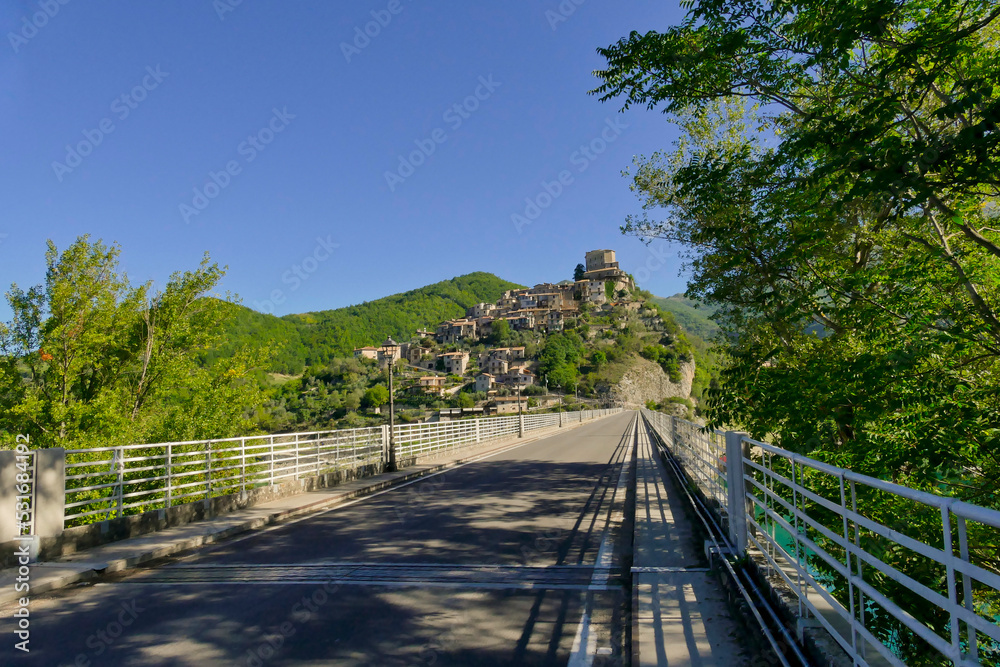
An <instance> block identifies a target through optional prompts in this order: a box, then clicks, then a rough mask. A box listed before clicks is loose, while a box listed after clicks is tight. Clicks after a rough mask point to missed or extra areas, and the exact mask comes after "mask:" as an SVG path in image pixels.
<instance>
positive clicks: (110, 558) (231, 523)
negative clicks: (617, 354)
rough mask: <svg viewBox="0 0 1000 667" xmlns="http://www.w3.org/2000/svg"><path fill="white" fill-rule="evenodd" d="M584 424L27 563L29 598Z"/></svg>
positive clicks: (10, 585)
mask: <svg viewBox="0 0 1000 667" xmlns="http://www.w3.org/2000/svg"><path fill="white" fill-rule="evenodd" d="M590 423H593V422H583V424H573V425H567V426H564V427H562V428H550V429H544V430H540V431H536V432H533V433H532V435H531V436H530V437H527V438H523V439H520V438H517V437H514V438H508V439H504V440H499V441H493V442H490V443H486V444H483V445H480V446H475V447H466V448H462V449H458V450H450V451H448V452H446V453H444V454H441V455H438V456H436V457H431V458H428V459H427V460H426V461H424V462H422V463H421V464H420V465H414V466H410V467H408V468H406V469H404V470H400V471H397V472H387V473H382V474H380V475H375V476H373V477H366V478H363V479H357V480H353V481H351V482H346V483H343V484H339V485H337V486H334V487H329V488H325V489H318V490H316V491H309V492H306V493H300V494H297V495H292V496H287V497H285V498H280V499H277V500H272V501H269V502H265V503H260V504H258V505H254V506H252V507H248V508H245V509H241V510H238V511H235V512H231V513H227V514H224V515H220V516H217V517H214V518H212V519H207V520H204V521H196V522H193V523H188V524H184V525H182V526H175V527H172V528H167V529H165V530H161V531H157V532H155V533H148V534H145V535H140V536H136V537H132V538H128V539H125V540H120V541H117V542H111V543H109V544H104V545H101V546H98V547H93V548H90V549H86V550H82V551H79V552H77V553H74V554H72V555H68V556H64V557H62V558H58V559H56V560H53V561H50V562H38V563H32V564H31V573H30V584H31V594H32V595H40V594H42V593H46V592H49V591H53V590H57V589H60V588H65V587H67V586H71V585H73V584H75V583H77V582H81V581H86V580H88V579H91V578H93V577H96V576H98V575H102V574H107V573H111V572H117V571H120V570H126V569H130V568H133V567H136V566H137V565H140V564H142V563H145V562H148V561H151V560H155V559H157V558H164V557H166V556H170V555H172V554H176V553H179V552H181V551H187V550H188V549H194V548H197V547H200V546H203V545H206V544H211V543H213V542H218V541H221V540H224V539H227V538H229V537H231V536H233V535H237V534H239V533H243V532H247V531H250V530H256V529H259V528H263V527H265V526H268V525H271V524H278V523H281V522H285V521H289V520H291V519H294V518H295V517H299V516H305V515H308V514H313V513H316V512H320V511H323V510H327V509H331V508H334V507H339V506H342V505H343V504H345V503H347V502H350V501H351V500H354V499H356V498H360V497H363V496H369V495H371V494H373V493H378V492H379V491H382V490H384V489H388V488H391V487H398V486H400V485H403V484H406V483H408V482H411V481H415V480H417V479H420V478H422V477H426V476H427V475H431V474H434V473H437V472H440V471H443V470H447V469H449V468H453V467H455V466H457V465H461V464H463V463H467V462H470V461H474V460H476V459H479V458H482V457H486V456H491V455H493V454H495V453H498V452H501V451H504V450H506V449H509V448H511V447H518V446H521V445H525V444H528V443H531V442H535V441H537V440H539V439H541V438H545V437H548V436H550V435H552V434H554V433H557V432H563V431H566V430H569V429H573V428H579V427H580V426H581V425H584V424H590ZM18 576H19V575H18V568H17V567H10V568H5V569H2V570H0V605H4V604H7V603H9V602H11V601H13V600H16V599H18V597H19V596H21V595H23V593H19V592H18V590H17V588H16V587H15V584H16V583H17V580H18V579H17V578H18Z"/></svg>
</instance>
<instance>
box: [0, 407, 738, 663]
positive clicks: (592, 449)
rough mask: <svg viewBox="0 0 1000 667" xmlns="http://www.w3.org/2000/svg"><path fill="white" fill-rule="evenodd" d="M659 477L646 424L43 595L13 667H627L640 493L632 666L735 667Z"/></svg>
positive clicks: (10, 624) (690, 542)
mask: <svg viewBox="0 0 1000 667" xmlns="http://www.w3.org/2000/svg"><path fill="white" fill-rule="evenodd" d="M636 464H638V469H636ZM664 475H665V473H664V471H663V469H662V467H661V466H660V464H659V463H658V462H657V461H656V459H655V457H654V456H653V455H652V452H651V450H650V446H649V441H648V438H647V437H646V435H645V431H644V430H643V429H642V428H639V427H638V426H637V423H636V414H635V413H625V414H620V415H616V416H612V417H608V418H606V419H602V420H598V421H596V422H592V423H585V424H583V425H580V426H578V427H575V428H567V429H561V430H559V431H555V432H553V433H551V434H550V435H548V436H547V437H544V438H541V439H538V440H537V441H534V442H527V443H525V444H523V445H522V446H514V447H510V446H508V447H504V448H502V449H500V450H499V451H497V452H496V453H494V454H491V455H488V456H485V457H482V458H480V459H478V460H474V461H472V462H469V463H466V464H464V465H461V466H458V467H454V468H451V469H449V470H447V471H446V472H442V473H439V474H437V475H436V476H429V477H427V478H423V479H421V480H418V481H415V482H411V483H410V484H408V485H405V486H398V487H395V488H392V489H389V490H386V491H383V492H381V493H379V494H376V495H372V496H368V497H365V498H362V499H360V500H355V501H353V502H352V503H349V504H347V505H344V506H341V507H337V508H335V509H332V510H328V511H315V510H317V509H318V506H314V507H313V510H314V511H313V513H311V514H308V515H305V516H302V517H299V518H297V519H295V520H293V521H288V522H285V523H282V524H278V525H276V526H270V527H268V528H265V529H263V530H256V531H252V532H250V533H245V534H243V535H241V536H239V537H234V538H230V539H228V540H226V541H221V542H219V543H218V544H214V545H210V546H207V547H202V548H200V549H197V550H193V551H189V552H185V553H180V554H177V555H172V556H170V557H167V558H163V559H161V560H159V561H155V562H152V563H148V564H147V565H146V566H143V567H140V568H138V569H133V570H129V571H125V572H120V573H117V574H105V575H104V576H102V577H99V578H98V579H97V580H96V582H97V583H96V585H86V586H84V587H80V588H69V589H65V590H62V591H58V592H54V593H49V594H45V595H34V596H33V599H32V605H31V615H32V616H31V631H32V634H31V640H32V643H31V648H32V651H31V653H30V654H28V655H19V656H18V658H19V660H18V664H22V663H23V664H40V665H54V664H80V665H91V664H93V665H100V664H115V665H212V664H234V663H235V664H241V665H264V664H275V665H304V664H336V665H379V666H382V665H386V666H390V667H391V666H392V665H435V666H441V665H477V666H478V665H567V664H568V665H571V666H572V667H589V665H598V666H603V665H625V664H629V663H630V659H631V658H632V656H630V655H627V654H626V653H625V652H624V648H625V647H626V632H625V629H626V627H627V620H626V619H627V617H628V615H629V614H628V611H629V603H630V601H633V600H631V597H632V595H631V593H632V591H630V590H628V589H627V588H626V587H625V586H624V585H623V584H624V583H625V582H627V581H628V579H629V574H630V573H629V572H627V571H624V570H623V562H628V561H627V558H628V556H629V555H630V554H631V551H632V548H633V532H632V528H633V526H632V521H631V519H632V517H631V512H630V509H631V507H630V506H629V505H628V503H627V502H626V501H627V498H629V491H630V489H632V488H635V487H633V483H634V482H636V481H638V489H637V494H636V496H635V499H636V500H637V502H638V514H639V515H638V516H637V517H635V519H636V521H635V527H636V530H637V533H636V535H635V544H634V546H635V561H634V566H635V567H636V568H638V570H637V571H636V572H635V573H634V577H635V579H634V581H635V582H636V583H637V587H636V588H635V592H636V594H635V599H634V601H633V602H634V603H635V604H636V607H635V618H634V620H633V624H632V628H633V632H634V636H633V640H634V643H635V644H636V645H637V646H638V647H639V652H638V654H637V655H636V656H635V657H637V658H638V660H639V661H638V662H636V663H635V664H669V665H670V666H671V667H673V666H674V665H687V664H690V665H706V666H709V665H716V664H722V663H723V662H726V663H729V665H730V666H731V667H738V666H739V665H740V664H741V661H742V660H743V659H744V658H745V656H742V655H740V653H739V650H738V646H737V645H736V643H735V641H734V640H733V638H732V637H731V636H730V632H731V628H732V627H734V626H733V624H732V623H731V621H730V620H729V619H728V617H727V615H726V609H725V607H724V605H723V603H722V594H721V592H720V591H719V590H718V589H717V588H716V587H715V584H714V582H713V580H712V579H710V578H709V577H708V575H707V573H706V572H704V562H703V560H702V556H701V555H700V553H701V545H700V542H698V541H697V540H696V539H695V537H694V536H693V535H692V534H691V533H690V532H687V531H686V529H685V528H684V522H685V521H686V518H685V517H684V516H683V509H682V505H681V504H680V497H679V496H678V495H677V494H676V492H675V491H674V490H673V489H672V488H671V485H670V482H669V478H666V477H665V476H664ZM307 501H308V502H307ZM316 502H317V499H316V497H315V496H313V497H312V498H306V499H300V500H298V501H293V500H290V499H285V500H283V501H281V502H280V503H278V504H279V505H282V506H284V505H289V503H291V505H295V504H296V503H300V504H301V503H305V505H308V504H310V503H316ZM291 505H289V507H291ZM305 505H303V507H305ZM271 509H274V508H271ZM285 509H288V508H285ZM205 523H208V522H205ZM192 526H197V524H192ZM186 530H187V531H191V530H202V531H205V530H208V528H207V527H205V526H202V527H201V528H197V527H188V528H187V529H186ZM164 532H166V531H164ZM180 534H186V533H183V531H182V533H178V535H180ZM145 539H147V540H158V541H159V542H157V544H159V543H162V542H164V541H166V542H169V540H170V537H169V536H168V535H163V534H160V535H158V536H149V537H147V538H145ZM176 544H181V543H176ZM147 546H148V545H147ZM175 546H176V545H175ZM128 548H129V547H128V545H126V544H120V545H118V546H117V547H113V545H108V547H106V548H102V549H105V551H107V550H109V549H117V550H118V551H119V552H121V553H126V552H127V551H128ZM165 548H166V547H165ZM95 551H96V550H95ZM168 551H169V549H168ZM101 553H105V552H101ZM108 553H110V552H108ZM147 553H148V552H147ZM96 555H97V554H96V553H81V554H79V555H78V557H77V560H78V561H79V562H81V563H86V562H87V561H88V559H91V560H92V559H93V558H94V557H95V556H96ZM105 555H107V553H105ZM623 559H625V560H623ZM657 568H667V569H668V570H669V571H658V570H657V571H654V570H656V569H657ZM43 569H44V568H37V569H36V573H37V574H38V576H41V572H40V570H43ZM14 609H15V606H13V605H8V606H7V607H5V608H0V634H3V635H6V636H8V637H13V636H14V635H13V630H14V628H15V626H16V621H17V619H15V618H13V617H12V613H13V610H14ZM11 644H12V642H11V643H10V644H8V645H7V646H4V647H3V648H2V649H0V655H2V656H3V662H4V663H6V662H7V655H8V651H10V650H12V649H11V648H10V646H11Z"/></svg>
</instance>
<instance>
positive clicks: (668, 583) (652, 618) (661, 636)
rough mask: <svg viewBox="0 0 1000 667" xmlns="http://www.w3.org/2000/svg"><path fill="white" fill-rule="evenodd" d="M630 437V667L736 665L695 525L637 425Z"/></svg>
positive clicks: (734, 643)
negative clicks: (632, 472)
mask: <svg viewBox="0 0 1000 667" xmlns="http://www.w3.org/2000/svg"><path fill="white" fill-rule="evenodd" d="M639 422H640V423H639V425H638V428H637V433H636V438H637V441H636V498H635V538H634V539H635V541H634V559H633V563H632V591H633V599H632V664H633V665H636V666H638V665H660V666H663V665H669V667H678V666H682V665H693V666H697V667H740V666H741V665H748V664H749V656H748V655H746V652H745V651H744V649H742V648H741V646H740V644H739V642H738V636H737V625H736V623H735V622H734V621H733V619H732V616H731V614H730V612H729V607H728V605H727V602H726V595H725V593H724V591H723V590H722V586H721V584H719V582H718V581H717V580H716V578H715V577H714V576H713V574H712V573H710V572H709V571H708V563H707V560H706V556H705V553H704V547H703V543H702V541H701V540H700V539H698V537H697V535H696V533H695V530H696V529H695V525H696V523H697V522H695V521H692V520H691V519H690V518H689V517H688V516H687V515H686V511H687V510H686V505H685V502H686V501H685V500H684V496H683V493H682V492H681V491H680V490H679V489H678V488H677V487H676V482H675V480H674V478H673V477H672V476H670V475H669V473H668V471H667V470H666V467H665V466H664V464H663V462H662V460H661V459H660V456H659V453H658V452H657V451H656V446H655V445H654V444H653V442H652V441H651V439H650V437H649V434H648V432H647V430H646V427H645V424H644V423H643V422H642V420H639Z"/></svg>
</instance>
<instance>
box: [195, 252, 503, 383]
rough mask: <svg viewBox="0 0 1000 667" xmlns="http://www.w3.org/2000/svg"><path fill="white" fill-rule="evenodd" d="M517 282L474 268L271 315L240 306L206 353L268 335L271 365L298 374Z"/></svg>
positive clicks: (431, 323)
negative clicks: (376, 295) (358, 298)
mask: <svg viewBox="0 0 1000 667" xmlns="http://www.w3.org/2000/svg"><path fill="white" fill-rule="evenodd" d="M519 287H522V286H521V285H518V284H516V283H511V282H507V281H506V280H501V279H500V278H497V277H496V276H494V275H493V274H491V273H485V272H481V271H480V272H475V273H469V274H466V275H464V276H459V277H457V278H452V279H451V280H442V281H441V282H438V283H434V284H432V285H427V286H426V287H421V288H418V289H414V290H410V291H409V292H403V293H401V294H393V295H392V296H387V297H383V298H381V299H376V300H374V301H367V302H365V303H361V304H358V305H356V306H347V307H345V308H337V309H335V310H321V311H317V312H313V313H303V314H299V315H286V316H284V317H275V316H273V315H265V314H262V313H258V312H256V311H254V310H250V309H249V308H245V307H242V306H233V307H234V308H237V309H239V312H238V314H237V316H236V317H235V318H234V320H233V323H232V324H231V327H230V329H229V331H228V335H227V342H226V344H224V345H223V346H221V347H220V348H218V349H217V350H215V351H214V352H213V353H212V354H211V356H210V359H215V358H223V357H225V356H226V355H227V354H229V353H230V352H231V350H233V349H236V348H238V347H239V346H240V345H242V344H244V343H246V342H248V341H250V340H257V341H266V340H272V341H274V342H275V344H276V346H277V347H278V348H279V350H278V352H277V354H276V356H275V358H274V361H273V362H272V364H271V368H270V370H272V371H274V372H278V373H289V374H297V373H299V372H301V371H302V369H303V368H305V367H308V366H315V365H320V364H326V363H329V362H330V360H332V359H333V358H335V357H345V356H350V355H351V353H352V351H353V350H354V348H356V347H363V346H365V345H376V344H378V343H380V342H382V341H383V340H384V339H385V337H386V336H392V337H393V338H396V339H397V340H400V341H405V340H409V338H410V337H411V336H412V335H413V332H415V331H416V330H418V329H425V328H426V329H430V330H434V328H435V327H436V326H437V325H438V324H440V323H441V322H443V321H444V320H448V319H452V318H456V317H461V316H462V315H464V314H465V309H466V308H468V307H469V306H472V305H475V304H477V303H480V302H483V301H489V302H494V301H496V300H497V299H499V298H500V296H501V295H502V294H503V292H505V291H506V290H510V289H516V288H519Z"/></svg>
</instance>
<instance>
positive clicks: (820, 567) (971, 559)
mask: <svg viewBox="0 0 1000 667" xmlns="http://www.w3.org/2000/svg"><path fill="white" fill-rule="evenodd" d="M642 414H643V416H644V417H645V418H646V421H647V423H648V424H649V425H650V427H651V428H652V429H653V430H654V431H655V432H656V434H657V435H658V436H659V438H660V440H661V441H662V442H663V443H664V444H665V446H666V447H668V448H669V449H670V451H671V453H672V454H673V455H674V456H675V457H676V458H677V459H678V460H679V461H680V462H681V464H682V465H683V466H684V468H685V471H686V472H687V473H688V476H689V477H690V478H691V479H692V480H694V481H695V483H696V484H697V485H698V487H699V489H700V491H701V492H702V494H703V495H704V496H705V497H706V499H707V500H709V504H712V505H715V507H716V509H717V511H718V512H719V516H720V518H722V519H723V520H725V521H726V523H727V524H728V525H729V526H730V536H736V537H735V541H736V542H737V544H736V548H737V550H738V551H739V552H740V553H742V552H743V551H744V550H745V548H746V547H749V548H750V549H751V551H755V552H758V553H759V554H761V555H762V556H763V557H764V558H765V559H766V563H767V567H768V570H769V572H768V574H769V575H770V576H772V577H780V578H781V579H782V580H783V581H784V584H785V585H786V586H787V587H788V588H789V589H790V590H791V591H792V593H793V594H794V595H795V596H796V597H797V599H798V615H799V617H800V618H803V619H811V620H812V621H813V622H815V623H816V624H818V625H822V626H823V627H824V628H825V629H826V630H827V631H828V632H829V633H830V634H831V635H832V636H833V637H834V638H835V639H836V640H837V642H838V643H839V644H840V645H841V646H842V647H843V648H844V650H845V651H847V653H848V654H849V655H850V656H851V658H852V660H853V661H854V664H855V665H908V664H909V665H913V664H921V665H923V664H926V665H940V664H953V665H962V666H972V665H998V664H1000V573H998V562H997V556H998V548H1000V540H998V536H1000V512H998V511H996V510H993V509H989V508H985V507H980V506H976V505H971V504H968V503H965V502H962V501H959V500H957V499H954V498H948V497H943V496H937V495H934V494H930V493H926V492H924V491H919V490H916V489H911V488H908V487H905V486H900V485H898V484H893V483H891V482H886V481H883V480H880V479H876V478H873V477H869V476H866V475H861V474H858V473H855V472H852V471H850V470H847V469H844V468H838V467H836V466H832V465H828V464H826V463H823V462H821V461H817V460H815V459H810V458H808V457H805V456H801V455H798V454H794V453H792V452H789V451H787V450H784V449H781V448H778V447H775V446H773V445H770V444H768V443H765V442H760V441H757V440H752V439H750V438H749V437H747V436H746V434H743V433H734V432H728V433H726V432H720V431H706V430H705V429H703V428H702V427H700V426H698V425H697V424H693V423H691V422H688V421H686V420H683V419H679V418H676V417H671V416H668V415H664V414H661V413H655V412H650V411H648V410H642ZM727 455H728V456H727ZM737 458H738V459H739V460H740V461H741V463H742V465H741V466H739V467H733V468H729V467H728V466H727V459H728V460H737ZM734 490H735V493H734ZM737 507H738V509H737ZM741 526H742V527H744V528H742V535H743V537H739V536H738V535H739V534H740V530H741ZM928 536H936V537H933V538H929V537H928ZM741 541H742V543H741Z"/></svg>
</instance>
